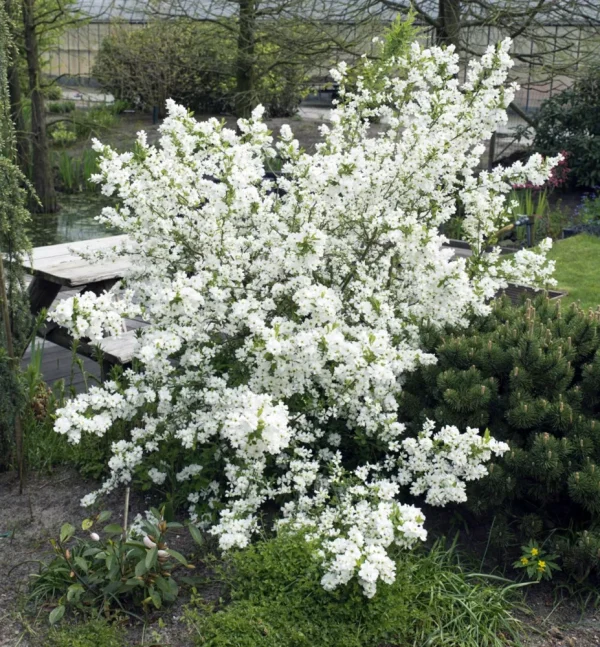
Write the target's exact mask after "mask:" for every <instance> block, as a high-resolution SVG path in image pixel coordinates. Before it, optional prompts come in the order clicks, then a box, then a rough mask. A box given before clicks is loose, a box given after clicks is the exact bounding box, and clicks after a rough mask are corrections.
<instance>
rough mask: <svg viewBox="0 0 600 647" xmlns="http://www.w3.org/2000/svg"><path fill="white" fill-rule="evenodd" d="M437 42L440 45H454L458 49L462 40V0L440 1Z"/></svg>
mask: <svg viewBox="0 0 600 647" xmlns="http://www.w3.org/2000/svg"><path fill="white" fill-rule="evenodd" d="M439 3H440V4H439V12H438V26H437V28H436V34H435V35H436V41H437V44H438V45H446V46H448V45H454V46H455V47H457V48H458V44H459V38H460V3H461V0H439Z"/></svg>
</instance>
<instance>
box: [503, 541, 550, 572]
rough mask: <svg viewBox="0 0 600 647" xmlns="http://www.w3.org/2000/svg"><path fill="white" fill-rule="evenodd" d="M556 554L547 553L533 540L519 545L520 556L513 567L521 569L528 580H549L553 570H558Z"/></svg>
mask: <svg viewBox="0 0 600 647" xmlns="http://www.w3.org/2000/svg"><path fill="white" fill-rule="evenodd" d="M556 558H557V555H553V554H549V553H547V552H546V551H545V550H544V549H543V548H542V547H540V546H539V544H538V543H537V542H535V541H530V542H529V543H528V544H527V546H521V557H520V558H519V559H518V560H517V561H516V562H515V563H514V564H513V567H514V568H518V569H523V570H524V571H525V573H527V577H528V579H530V580H537V581H538V582H540V581H541V580H551V579H552V576H553V575H554V572H555V571H560V566H559V565H558V564H557V563H556V561H555V560H556Z"/></svg>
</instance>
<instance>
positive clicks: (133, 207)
mask: <svg viewBox="0 0 600 647" xmlns="http://www.w3.org/2000/svg"><path fill="white" fill-rule="evenodd" d="M509 46H510V42H509V41H504V42H503V43H502V44H500V45H499V46H498V47H496V48H490V50H489V51H488V52H487V53H486V55H485V56H484V57H483V58H482V59H481V60H478V61H474V62H472V63H471V64H470V66H469V70H468V74H467V80H466V82H465V83H464V84H463V85H462V86H460V85H459V82H458V80H457V74H458V57H457V55H456V54H455V53H454V51H453V50H452V49H451V48H449V49H440V48H432V49H422V48H421V47H420V46H419V45H417V44H414V45H413V46H412V47H411V48H410V50H409V52H408V54H406V56H404V57H402V58H398V59H396V60H395V65H396V68H395V69H396V74H395V75H394V76H384V77H382V80H383V83H382V84H380V85H376V86H375V87H380V88H381V90H378V91H377V92H376V93H375V94H373V92H371V91H369V90H367V89H365V88H364V86H363V85H362V84H361V80H360V79H358V82H357V88H356V90H355V92H352V93H351V92H349V91H347V90H346V89H345V86H344V79H345V66H344V65H343V64H342V65H340V67H339V68H337V69H336V70H335V71H334V78H335V80H336V81H338V82H339V83H340V96H341V100H342V102H341V104H340V105H339V106H338V107H337V108H336V109H335V110H333V111H332V114H331V122H330V124H329V125H323V126H322V127H321V131H322V134H323V137H324V142H323V143H322V144H320V145H319V146H318V147H317V150H316V152H315V154H314V155H308V154H306V153H304V152H303V151H302V150H300V148H299V146H298V142H297V140H295V139H294V138H293V134H292V131H291V129H290V128H289V127H288V126H283V127H282V129H281V133H280V137H279V141H278V142H277V143H276V144H275V145H273V142H272V138H271V136H270V134H269V132H268V130H267V128H266V126H265V124H264V123H263V122H262V121H261V115H262V109H261V108H260V107H259V108H257V109H256V110H255V111H254V113H253V116H252V118H251V119H250V120H245V121H244V120H240V121H239V122H238V123H239V129H240V134H236V133H235V132H233V131H232V130H229V129H227V128H225V127H224V125H223V124H221V123H220V122H218V121H217V120H215V119H211V120H209V121H205V122H197V121H195V120H194V119H193V118H192V117H191V116H190V115H189V114H188V113H187V111H186V110H185V109H184V108H182V107H180V106H178V105H175V104H174V103H173V102H170V103H169V115H168V117H167V119H166V120H165V122H164V123H163V125H162V127H161V133H162V139H161V142H160V146H159V147H158V148H153V147H150V146H148V145H147V143H146V139H145V136H144V134H143V133H141V134H140V136H139V141H138V145H137V148H136V150H135V152H133V153H124V154H118V153H117V152H115V151H114V150H112V149H110V148H109V147H106V146H102V145H101V144H100V143H96V144H95V146H96V150H97V151H98V152H99V153H100V155H101V161H100V167H101V173H100V175H99V176H98V178H97V179H98V181H101V182H103V183H104V187H103V191H104V193H105V194H106V195H115V194H116V195H117V196H118V197H119V198H120V200H121V202H122V206H121V207H120V208H107V209H105V210H104V212H103V215H102V220H103V221H104V222H106V223H108V224H110V225H112V226H116V227H119V228H121V229H122V230H123V231H125V232H126V233H128V234H129V239H128V241H127V242H126V243H124V245H123V247H122V248H119V249H115V251H114V254H115V255H116V256H125V257H129V258H131V259H132V261H133V262H132V264H131V265H132V268H131V270H130V272H129V274H128V275H127V277H126V279H125V280H124V281H123V282H122V283H121V285H120V286H117V287H115V288H114V289H113V290H111V292H109V293H106V294H103V295H101V296H99V297H96V296H94V295H87V296H85V297H81V298H79V297H78V298H74V299H72V300H70V301H64V302H61V304H60V305H59V306H58V307H57V309H56V311H55V312H54V314H53V315H52V316H53V318H54V320H55V321H57V322H59V323H61V324H63V325H66V326H68V327H70V328H71V330H72V331H74V332H75V333H76V334H77V335H86V336H89V337H91V338H92V339H99V338H100V337H101V334H102V332H103V331H106V330H109V331H110V332H112V333H114V334H118V332H119V325H118V318H117V317H116V316H115V315H116V314H118V315H119V316H123V315H128V316H132V315H134V314H136V315H141V316H142V317H144V318H145V319H146V320H147V321H148V322H150V324H151V326H150V327H148V328H147V329H145V330H143V331H142V332H141V333H140V338H139V341H138V343H137V347H136V350H135V357H136V359H137V361H138V362H139V364H140V368H139V370H135V371H134V370H126V371H125V372H124V373H123V376H122V377H120V378H119V379H118V380H112V381H108V382H105V384H104V385H103V386H102V387H92V388H91V389H90V391H89V392H88V393H86V394H83V395H80V396H79V397H78V398H76V399H75V400H72V401H70V402H68V403H67V404H66V406H65V407H64V408H63V409H62V410H61V411H60V412H59V414H58V418H57V421H56V431H58V432H59V433H63V434H67V435H68V436H69V438H70V439H71V440H72V441H73V442H78V441H79V440H80V438H81V435H82V434H84V433H85V434H98V435H100V436H101V435H103V434H105V433H106V432H107V430H109V429H110V428H111V426H112V425H114V424H115V423H116V422H117V421H123V420H124V421H127V422H128V423H129V425H130V429H131V431H130V436H129V438H128V439H125V440H121V441H119V442H116V443H115V444H114V445H113V456H112V458H111V459H110V462H109V467H110V470H111V473H110V477H109V478H108V479H107V481H106V482H105V483H104V485H103V487H102V489H101V490H100V492H96V493H93V494H91V495H90V496H88V497H86V498H85V500H84V503H85V504H91V503H93V502H94V500H95V498H96V497H97V495H98V494H99V493H101V492H106V491H108V490H111V489H112V488H115V487H117V486H118V485H119V484H121V483H128V482H130V480H131V479H132V477H133V476H134V475H136V474H139V473H141V472H145V473H146V474H147V473H148V470H149V469H151V470H152V471H151V473H150V477H151V478H152V479H154V481H155V482H156V483H159V484H160V483H162V482H164V481H165V479H166V478H167V476H168V477H169V478H172V479H174V481H175V482H177V483H178V484H180V485H181V487H183V486H185V487H187V488H189V492H190V494H189V504H190V516H191V518H192V520H193V521H194V522H195V523H197V524H198V525H204V526H205V527H209V528H210V532H211V533H212V534H214V535H216V536H217V537H218V539H219V543H220V546H221V547H222V548H223V549H228V548H231V547H234V546H237V547H244V546H246V545H247V544H248V543H249V541H250V540H251V538H252V536H253V534H254V533H256V532H257V531H258V530H259V528H260V523H259V519H260V516H259V513H260V512H261V509H262V508H263V506H264V504H266V503H267V502H276V503H277V505H278V508H279V509H280V516H279V519H278V521H277V522H276V526H277V527H281V526H283V525H285V526H288V527H292V528H299V529H302V531H303V532H304V533H305V534H307V536H308V537H309V539H310V541H311V542H314V543H315V544H316V545H318V546H319V549H318V551H319V557H320V558H321V560H322V562H323V565H324V568H325V574H324V576H323V580H322V583H323V586H325V587H326V588H327V589H334V588H336V587H337V586H339V585H340V584H343V583H345V582H348V581H349V580H350V579H351V578H353V577H358V580H359V582H360V584H361V585H362V587H363V589H364V592H365V593H366V595H368V596H372V595H373V594H374V593H375V591H376V586H377V583H378V582H379V580H383V581H384V582H390V581H392V580H393V578H394V564H393V562H392V560H391V559H390V558H389V556H388V549H390V548H391V547H392V545H394V544H395V545H400V546H402V547H409V546H411V545H413V544H414V543H415V542H418V541H419V540H421V539H424V538H425V530H424V528H423V523H424V518H423V515H422V514H421V512H420V510H419V509H418V508H416V507H414V506H412V505H408V504H406V503H404V502H403V498H402V496H403V494H402V493H403V492H404V491H407V492H410V493H412V494H413V495H424V496H425V498H426V500H427V501H428V502H430V503H433V504H437V505H444V504H445V503H447V502H449V501H461V500H464V499H465V482H466V481H468V480H471V479H477V478H480V477H481V476H482V475H483V474H484V472H485V469H484V467H483V463H485V461H487V460H488V459H489V458H490V456H491V455H492V454H493V453H495V454H500V453H502V452H503V451H505V450H506V446H505V445H504V444H502V443H498V442H496V441H494V440H493V439H491V438H489V437H488V436H486V437H481V436H479V435H478V434H477V433H476V432H475V431H474V430H472V429H467V430H466V431H464V432H461V431H459V430H458V429H456V428H454V427H445V428H443V429H442V430H440V431H435V430H434V428H433V426H432V425H429V424H428V425H426V426H425V428H424V429H423V430H422V433H421V434H420V435H419V436H418V437H417V438H409V437H403V434H404V431H405V427H404V425H403V424H402V422H400V421H399V420H398V418H397V407H398V405H397V401H396V398H397V396H398V395H399V393H400V391H401V388H402V382H403V379H404V376H405V374H406V373H407V372H409V371H412V370H414V369H415V368H416V367H417V365H418V364H428V363H432V362H434V361H435V358H434V356H433V355H431V354H429V353H426V352H424V351H423V350H422V347H421V341H420V337H419V330H420V328H419V324H420V323H423V322H425V321H427V322H429V323H430V324H431V325H433V326H443V325H446V324H456V325H460V324H465V323H466V321H467V316H468V315H469V313H471V312H477V313H486V312H487V311H488V309H489V306H488V305H487V304H486V301H487V300H488V299H489V298H490V297H492V296H493V295H494V294H495V292H496V291H497V289H498V288H499V287H501V286H504V285H506V281H507V280H508V278H511V279H512V280H518V281H523V282H530V281H534V280H537V281H542V282H544V281H548V280H549V279H550V274H551V270H552V267H551V265H550V264H549V263H547V262H546V260H545V257H544V255H543V251H542V252H534V251H530V250H525V251H523V252H520V253H519V254H518V255H516V256H515V258H514V260H506V258H505V257H504V258H503V259H502V260H501V258H500V254H499V252H497V251H496V252H493V253H489V254H485V253H483V251H482V250H483V247H484V246H486V245H488V244H489V240H488V239H489V237H490V236H491V235H492V234H493V232H495V231H497V230H498V229H499V227H500V225H501V224H502V223H503V222H504V218H505V207H506V205H505V196H506V193H507V192H509V191H510V188H511V184H513V183H515V182H527V181H531V182H534V183H536V184H541V183H543V181H544V180H545V178H546V177H547V176H548V174H549V172H550V169H551V168H552V167H553V166H554V164H556V162H557V160H556V159H554V160H543V159H542V158H541V157H540V156H539V155H536V156H533V157H532V158H531V160H529V162H528V163H527V164H525V165H523V164H521V163H517V164H515V165H514V166H512V167H511V168H509V169H502V168H498V169H495V170H494V171H492V172H489V173H488V172H483V173H480V174H479V175H476V174H475V169H476V167H477V165H478V162H479V159H480V157H481V154H482V152H483V145H482V144H481V142H482V140H484V139H485V138H488V137H490V135H491V133H492V132H493V130H494V129H495V128H496V125H497V123H498V122H500V121H505V120H506V112H505V110H506V107H507V105H508V103H509V102H510V101H511V98H512V96H513V90H514V89H513V88H512V87H508V88H505V87H504V85H503V84H504V82H505V79H506V73H507V70H508V68H509V67H510V65H511V61H510V58H509V56H508V50H509ZM386 69H389V68H386ZM375 72H376V70H375ZM374 118H377V119H379V120H381V121H383V122H386V123H387V124H388V126H389V127H388V130H387V131H386V132H385V133H384V134H382V135H381V136H379V137H377V138H371V137H369V136H368V129H369V122H370V120H372V119H374ZM277 154H278V155H280V156H281V157H282V158H283V159H284V165H283V174H282V176H281V177H280V178H278V179H277V180H266V179H264V161H265V158H270V157H273V156H275V155H277ZM457 200H458V201H460V203H461V204H462V209H463V211H464V213H465V225H464V229H465V232H466V235H467V236H468V238H469V240H470V241H471V243H472V246H473V249H474V251H475V254H474V256H473V257H472V258H471V259H468V260H467V259H464V258H454V257H453V253H452V250H451V249H449V248H446V247H444V246H443V244H444V242H445V241H446V239H445V238H444V237H443V236H442V235H440V234H439V233H438V232H439V227H440V225H442V224H443V223H444V222H445V221H447V220H448V219H449V218H450V217H451V216H452V215H453V214H454V213H455V210H456V206H457ZM542 248H544V246H542ZM173 444H176V445H177V446H178V447H179V450H178V452H177V456H178V460H177V462H176V463H177V464H176V465H175V466H169V465H166V464H165V465H162V466H161V455H162V452H163V451H164V450H165V448H167V447H168V448H169V452H170V451H171V448H172V446H173Z"/></svg>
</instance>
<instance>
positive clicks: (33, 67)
mask: <svg viewBox="0 0 600 647" xmlns="http://www.w3.org/2000/svg"><path fill="white" fill-rule="evenodd" d="M33 9H34V0H23V26H24V39H25V51H26V54H27V74H28V76H29V89H30V92H31V146H32V150H31V152H32V165H31V169H32V170H31V173H32V177H31V180H32V184H33V187H34V188H35V191H36V193H37V195H38V198H39V200H40V203H41V206H40V205H37V204H34V205H32V206H33V209H34V210H36V211H43V212H45V213H53V212H54V211H57V209H58V205H57V204H56V193H55V191H54V178H53V176H52V166H51V164H50V151H49V149H48V134H47V132H46V108H45V105H44V95H43V94H42V88H41V69H40V67H41V66H40V57H39V50H38V39H37V33H36V28H35V20H34V15H33Z"/></svg>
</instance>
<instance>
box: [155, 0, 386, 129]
mask: <svg viewBox="0 0 600 647" xmlns="http://www.w3.org/2000/svg"><path fill="white" fill-rule="evenodd" d="M149 11H150V14H151V15H154V16H156V17H159V18H163V19H164V18H171V19H173V18H186V19H189V20H194V21H201V22H207V23H211V24H213V25H215V27H217V28H218V29H221V30H222V32H223V34H225V35H227V37H228V38H231V37H232V35H233V37H234V40H235V49H236V57H235V58H236V62H235V75H236V100H235V112H236V115H237V116H239V117H248V116H249V115H250V112H251V111H252V108H253V107H254V106H255V105H256V86H257V80H258V79H259V77H260V76H261V75H268V74H270V73H271V72H272V71H273V70H274V69H276V68H278V67H281V66H296V67H297V68H299V69H302V70H305V71H307V73H309V74H310V76H311V77H312V78H316V79H317V80H318V79H319V78H320V77H326V76H328V70H329V69H330V67H331V65H332V64H333V63H334V62H335V61H336V60H338V59H339V58H340V57H342V56H357V55H358V52H360V53H362V52H364V49H365V44H366V43H368V42H369V41H370V38H371V37H372V36H373V34H375V33H380V32H381V31H382V29H383V26H382V25H381V22H380V21H378V20H373V19H372V17H371V16H370V15H369V13H368V11H366V6H365V5H364V4H362V3H347V2H339V1H338V0H322V1H321V2H319V3H309V2H306V1H305V0H275V1H273V2H269V3H267V2H261V0H212V1H211V2H200V1H199V0H195V1H193V2H183V1H182V0H174V2H171V3H168V9H165V5H164V3H161V2H158V0H154V1H153V2H151V3H150V10H149ZM274 54H275V56H274ZM267 55H268V58H269V61H268V63H267V64H265V59H266V58H267Z"/></svg>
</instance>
